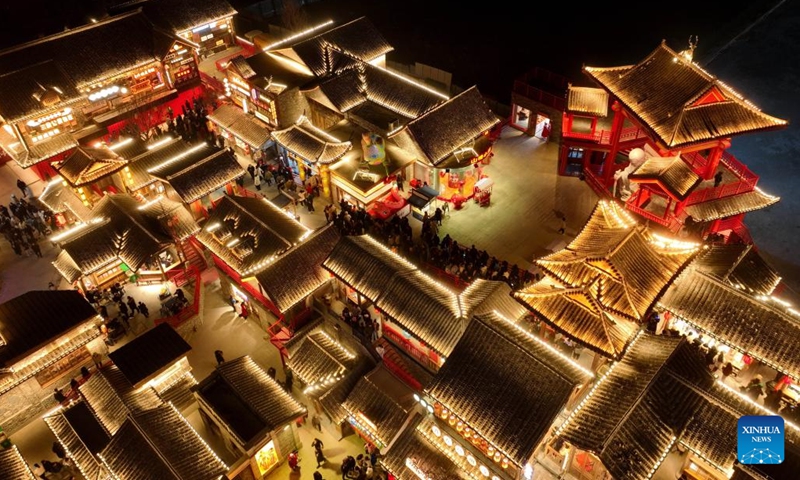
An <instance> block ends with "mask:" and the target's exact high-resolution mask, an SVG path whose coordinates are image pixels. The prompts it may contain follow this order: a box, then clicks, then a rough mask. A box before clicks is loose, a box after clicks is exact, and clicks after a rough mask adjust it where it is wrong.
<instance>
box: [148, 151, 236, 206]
mask: <svg viewBox="0 0 800 480" xmlns="http://www.w3.org/2000/svg"><path fill="white" fill-rule="evenodd" d="M192 157H193V156H187V157H185V158H184V159H182V160H178V161H177V162H174V163H171V164H169V165H166V166H164V167H162V168H159V169H156V170H153V171H151V172H150V174H151V175H152V176H154V177H157V178H160V179H162V180H164V181H166V182H168V183H169V184H170V185H171V186H172V188H174V189H175V191H176V192H177V193H178V195H179V196H180V197H181V200H183V203H187V204H188V203H192V202H194V201H195V200H198V199H199V198H201V197H203V196H205V195H208V194H210V193H212V192H214V191H215V190H217V189H218V188H220V187H223V186H224V185H225V184H227V183H230V182H232V181H234V180H236V179H237V178H239V177H241V176H243V175H244V174H245V170H244V169H243V168H242V166H241V165H239V162H238V161H236V158H235V157H234V156H233V154H232V153H230V152H229V151H228V150H216V149H209V151H208V152H206V156H205V158H203V159H202V160H199V161H198V160H197V159H195V158H192Z"/></svg>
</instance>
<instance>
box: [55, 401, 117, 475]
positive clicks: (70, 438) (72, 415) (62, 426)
mask: <svg viewBox="0 0 800 480" xmlns="http://www.w3.org/2000/svg"><path fill="white" fill-rule="evenodd" d="M44 422H45V423H46V424H47V426H48V427H49V428H50V431H51V432H53V435H54V436H55V437H56V440H58V442H59V443H60V444H61V446H63V447H64V451H65V452H66V453H67V457H68V458H69V459H70V460H72V462H73V464H74V465H75V466H76V467H78V470H79V471H80V472H81V474H82V475H83V476H84V477H85V478H94V479H107V478H110V474H109V472H108V470H107V469H106V467H105V466H104V465H103V463H102V462H101V461H100V459H99V458H98V457H97V454H98V453H100V452H101V451H102V450H103V449H104V448H105V447H106V445H108V442H109V441H111V435H110V434H109V433H108V431H107V430H106V429H105V427H104V426H103V424H102V423H100V420H99V419H98V418H97V417H96V416H95V415H94V414H93V413H92V410H91V409H90V408H89V405H88V404H87V403H86V402H85V401H83V400H79V401H77V402H73V403H71V404H70V405H68V406H67V407H65V408H60V409H58V410H56V411H55V412H54V413H52V414H50V415H48V416H46V417H44Z"/></svg>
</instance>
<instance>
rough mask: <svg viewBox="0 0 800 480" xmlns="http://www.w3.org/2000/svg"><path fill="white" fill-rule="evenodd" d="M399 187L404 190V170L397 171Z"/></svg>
mask: <svg viewBox="0 0 800 480" xmlns="http://www.w3.org/2000/svg"><path fill="white" fill-rule="evenodd" d="M396 180H397V189H398V190H400V191H401V192H402V191H403V180H404V178H403V172H397V179H396Z"/></svg>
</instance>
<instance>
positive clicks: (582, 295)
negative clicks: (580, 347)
mask: <svg viewBox="0 0 800 480" xmlns="http://www.w3.org/2000/svg"><path fill="white" fill-rule="evenodd" d="M611 285H612V284H611V283H610V282H609V281H607V280H605V279H602V278H597V279H595V281H594V283H593V284H591V285H589V286H587V287H564V286H562V285H559V284H558V283H556V282H553V281H552V280H550V279H544V280H541V281H539V282H538V283H536V284H534V285H531V286H529V287H527V288H525V289H524V290H521V291H519V292H517V293H515V295H516V296H517V298H519V299H520V301H522V302H523V303H524V304H525V305H526V306H527V307H528V308H530V309H531V310H533V311H534V312H535V313H536V314H537V315H538V316H539V317H540V318H542V319H544V320H546V321H547V322H548V323H550V324H552V325H553V326H555V327H557V328H558V329H559V330H561V331H563V332H565V333H566V334H567V335H569V336H570V337H573V338H575V339H577V340H579V341H580V342H581V343H582V344H585V345H586V346H588V347H590V348H591V349H592V350H595V351H599V352H601V353H603V354H604V355H606V356H608V357H611V358H619V357H620V356H621V355H622V353H623V352H624V351H625V347H626V346H627V345H628V342H630V341H631V340H632V339H633V335H634V334H635V333H636V332H637V331H638V329H639V327H638V325H637V324H636V323H635V322H633V321H632V320H630V319H628V318H626V317H625V316H623V315H620V314H618V313H616V312H614V311H613V310H611V309H608V308H606V307H605V306H604V305H603V304H601V303H600V302H599V301H597V300H596V298H599V297H601V296H603V294H604V293H606V292H607V293H612V294H613V293H616V294H617V295H619V294H621V293H623V292H622V291H621V289H619V288H609V287H611Z"/></svg>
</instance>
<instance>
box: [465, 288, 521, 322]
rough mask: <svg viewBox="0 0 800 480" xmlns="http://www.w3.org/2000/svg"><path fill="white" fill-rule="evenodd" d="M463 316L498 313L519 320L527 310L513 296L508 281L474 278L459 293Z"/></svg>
mask: <svg viewBox="0 0 800 480" xmlns="http://www.w3.org/2000/svg"><path fill="white" fill-rule="evenodd" d="M458 297H459V303H460V305H461V312H462V316H463V317H465V318H471V317H472V316H474V315H481V314H485V313H498V314H500V315H502V316H504V317H505V318H508V319H509V320H517V319H518V318H521V317H523V316H524V315H525V313H526V312H527V310H526V309H525V308H524V307H523V306H522V305H520V304H519V303H518V302H517V301H515V300H514V298H513V297H512V296H511V287H510V286H509V285H508V283H506V282H500V281H495V280H484V279H482V278H479V279H477V280H474V281H473V282H472V283H471V284H470V285H469V286H468V287H467V288H466V289H464V291H463V292H461V294H459V296H458Z"/></svg>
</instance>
